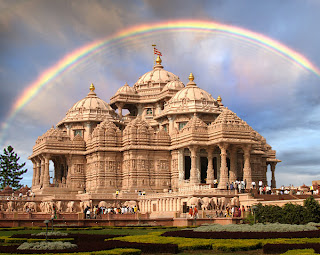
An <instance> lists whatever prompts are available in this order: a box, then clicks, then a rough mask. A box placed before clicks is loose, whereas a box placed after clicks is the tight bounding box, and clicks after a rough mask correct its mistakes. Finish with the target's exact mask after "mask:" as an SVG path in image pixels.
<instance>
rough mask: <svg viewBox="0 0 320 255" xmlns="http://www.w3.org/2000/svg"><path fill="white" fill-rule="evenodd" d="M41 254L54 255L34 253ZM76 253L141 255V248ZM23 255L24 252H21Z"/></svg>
mask: <svg viewBox="0 0 320 255" xmlns="http://www.w3.org/2000/svg"><path fill="white" fill-rule="evenodd" d="M16 254H17V253H16ZM33 254H36V255H37V254H39V255H40V254H41V255H52V253H33ZM73 254H74V255H140V254H141V250H139V249H130V248H116V249H112V250H104V251H94V252H76V253H73ZM1 255H15V254H13V253H1ZM19 255H22V254H19ZM60 255H70V253H60Z"/></svg>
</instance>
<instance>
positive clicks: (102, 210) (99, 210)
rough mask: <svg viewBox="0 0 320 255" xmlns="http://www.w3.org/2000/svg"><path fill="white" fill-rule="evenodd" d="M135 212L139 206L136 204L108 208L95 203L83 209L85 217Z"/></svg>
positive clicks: (92, 217)
mask: <svg viewBox="0 0 320 255" xmlns="http://www.w3.org/2000/svg"><path fill="white" fill-rule="evenodd" d="M137 212H139V208H138V207H137V206H136V205H134V206H121V207H108V208H106V207H104V206H101V207H99V206H97V205H96V206H94V207H93V208H91V207H90V206H87V207H86V208H85V209H84V211H83V213H84V217H85V219H97V218H99V217H101V215H102V214H135V213H137Z"/></svg>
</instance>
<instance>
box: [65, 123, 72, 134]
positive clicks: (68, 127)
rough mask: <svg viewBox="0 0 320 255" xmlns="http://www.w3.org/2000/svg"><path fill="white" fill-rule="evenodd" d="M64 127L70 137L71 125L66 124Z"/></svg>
mask: <svg viewBox="0 0 320 255" xmlns="http://www.w3.org/2000/svg"><path fill="white" fill-rule="evenodd" d="M64 126H65V127H66V129H67V135H68V136H70V128H71V125H70V124H64Z"/></svg>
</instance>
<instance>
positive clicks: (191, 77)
mask: <svg viewBox="0 0 320 255" xmlns="http://www.w3.org/2000/svg"><path fill="white" fill-rule="evenodd" d="M193 80H194V76H193V73H190V75H189V81H193Z"/></svg>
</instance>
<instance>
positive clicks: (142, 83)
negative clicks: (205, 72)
mask: <svg viewBox="0 0 320 255" xmlns="http://www.w3.org/2000/svg"><path fill="white" fill-rule="evenodd" d="M156 62H157V64H156V65H155V66H154V67H153V70H151V71H150V72H147V73H145V74H144V75H142V76H141V77H140V78H139V79H138V81H137V82H136V83H135V84H134V86H133V87H134V89H135V90H136V91H137V92H138V93H139V92H147V91H154V89H157V90H159V92H160V91H161V90H162V89H163V87H164V86H165V85H166V84H167V83H168V82H171V81H178V82H180V79H179V77H178V76H177V75H175V74H173V73H171V72H169V71H166V70H164V69H163V66H162V65H161V62H162V60H161V58H160V57H159V56H158V58H157V60H156Z"/></svg>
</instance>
